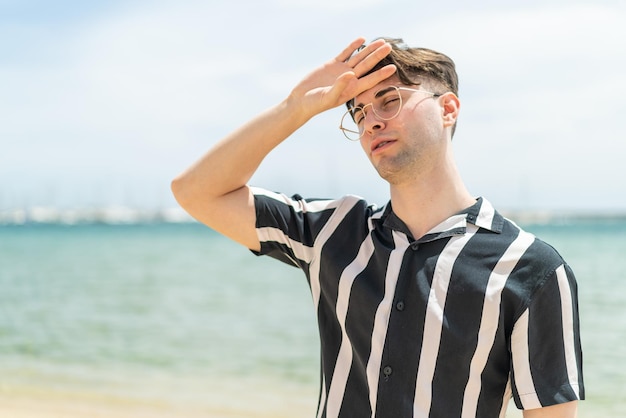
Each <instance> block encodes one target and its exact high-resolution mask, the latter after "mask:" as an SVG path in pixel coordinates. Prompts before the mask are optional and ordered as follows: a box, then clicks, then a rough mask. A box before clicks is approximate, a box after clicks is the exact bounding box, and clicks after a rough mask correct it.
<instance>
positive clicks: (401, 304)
mask: <svg viewBox="0 0 626 418" xmlns="http://www.w3.org/2000/svg"><path fill="white" fill-rule="evenodd" d="M396 309H397V310H399V311H403V310H404V301H402V300H401V301H399V302H398V303H396Z"/></svg>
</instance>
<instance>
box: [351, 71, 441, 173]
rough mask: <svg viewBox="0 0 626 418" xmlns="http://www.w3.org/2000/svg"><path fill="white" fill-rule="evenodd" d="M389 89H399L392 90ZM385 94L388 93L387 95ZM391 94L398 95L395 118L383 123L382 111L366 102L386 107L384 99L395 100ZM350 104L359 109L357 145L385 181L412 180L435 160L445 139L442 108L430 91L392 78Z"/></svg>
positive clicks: (391, 103) (391, 104)
mask: <svg viewBox="0 0 626 418" xmlns="http://www.w3.org/2000/svg"><path fill="white" fill-rule="evenodd" d="M393 86H396V87H399V88H400V89H399V90H395V89H393ZM405 88H407V89H408V90H405ZM411 89H415V90H417V91H411ZM389 92H391V94H387V93H389ZM394 95H396V96H397V95H400V96H401V97H400V98H399V99H400V100H401V108H400V110H399V111H398V113H397V116H395V117H393V118H391V119H388V120H385V118H384V109H383V110H382V111H381V110H379V112H374V111H372V107H373V106H372V105H370V103H373V104H374V105H376V106H377V108H378V109H380V108H381V107H384V106H386V102H385V100H387V99H389V100H397V99H398V97H394ZM354 103H355V106H359V107H361V108H363V110H362V111H361V112H360V113H359V114H358V115H357V118H358V119H357V122H360V125H361V129H362V131H363V132H362V136H361V139H360V142H361V146H362V147H363V150H364V151H365V154H366V155H367V156H368V158H369V159H370V161H371V163H372V164H373V165H374V167H375V168H376V170H377V171H378V173H379V174H380V176H381V177H383V178H384V179H385V180H387V181H389V182H390V183H392V184H394V183H397V182H400V181H404V180H406V179H407V176H409V177H414V176H415V175H416V174H418V173H419V172H420V169H423V168H424V167H426V166H427V164H428V163H429V162H430V161H432V160H435V159H437V158H438V157H439V154H438V153H439V152H440V151H439V148H440V147H439V145H440V144H441V139H442V138H443V137H445V133H444V129H443V123H442V114H443V109H442V105H441V104H440V100H439V98H438V97H435V96H434V95H433V94H432V93H431V92H429V91H427V90H425V89H424V88H422V87H420V86H406V85H403V84H402V83H401V82H400V81H399V79H398V78H397V77H395V76H394V77H391V78H390V79H388V80H385V81H383V82H381V83H380V84H378V85H377V86H375V87H374V88H372V89H370V90H367V91H365V92H363V93H362V94H360V95H359V96H357V97H356V98H355V100H354ZM389 106H393V102H391V101H390V104H389ZM376 113H378V115H377V114H376ZM381 115H382V117H381Z"/></svg>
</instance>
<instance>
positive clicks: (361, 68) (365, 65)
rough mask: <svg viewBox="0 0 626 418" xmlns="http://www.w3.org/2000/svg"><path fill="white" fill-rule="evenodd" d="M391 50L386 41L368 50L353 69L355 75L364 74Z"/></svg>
mask: <svg viewBox="0 0 626 418" xmlns="http://www.w3.org/2000/svg"><path fill="white" fill-rule="evenodd" d="M390 52H391V45H390V44H388V43H387V42H384V41H383V43H382V45H379V46H378V47H377V48H376V49H374V50H372V51H370V53H368V54H367V55H365V56H363V57H362V59H361V60H360V61H359V63H358V64H356V65H355V66H354V67H353V69H354V73H355V74H356V75H357V77H360V76H362V75H363V74H366V73H367V72H368V71H370V70H371V69H372V68H374V67H375V66H376V64H378V63H379V62H380V61H381V60H382V59H383V58H385V57H386V56H387V55H389V53H390Z"/></svg>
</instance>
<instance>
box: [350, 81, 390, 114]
mask: <svg viewBox="0 0 626 418" xmlns="http://www.w3.org/2000/svg"><path fill="white" fill-rule="evenodd" d="M395 88H396V86H389V87H387V88H386V89H381V90H378V91H377V92H376V94H375V95H374V99H378V98H379V97H381V96H384V95H385V94H387V93H389V92H390V91H391V90H393V89H395ZM363 106H365V103H359V104H358V105H356V106H354V107H360V108H361V109H362V108H363Z"/></svg>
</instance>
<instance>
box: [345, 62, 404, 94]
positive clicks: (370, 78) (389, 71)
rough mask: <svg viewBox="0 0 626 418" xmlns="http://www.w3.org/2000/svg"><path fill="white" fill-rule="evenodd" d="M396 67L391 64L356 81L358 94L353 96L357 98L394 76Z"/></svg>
mask: <svg viewBox="0 0 626 418" xmlns="http://www.w3.org/2000/svg"><path fill="white" fill-rule="evenodd" d="M396 70H397V68H396V66H395V65H393V64H389V65H385V66H384V67H382V68H381V69H379V70H377V71H374V72H373V73H370V74H368V75H366V76H364V77H360V78H359V79H358V93H357V94H355V96H358V95H359V94H361V93H362V92H364V91H365V90H369V89H371V88H372V87H374V86H376V85H377V84H378V83H380V82H381V81H384V80H386V79H388V78H389V77H391V76H392V75H394V74H395V73H396Z"/></svg>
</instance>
